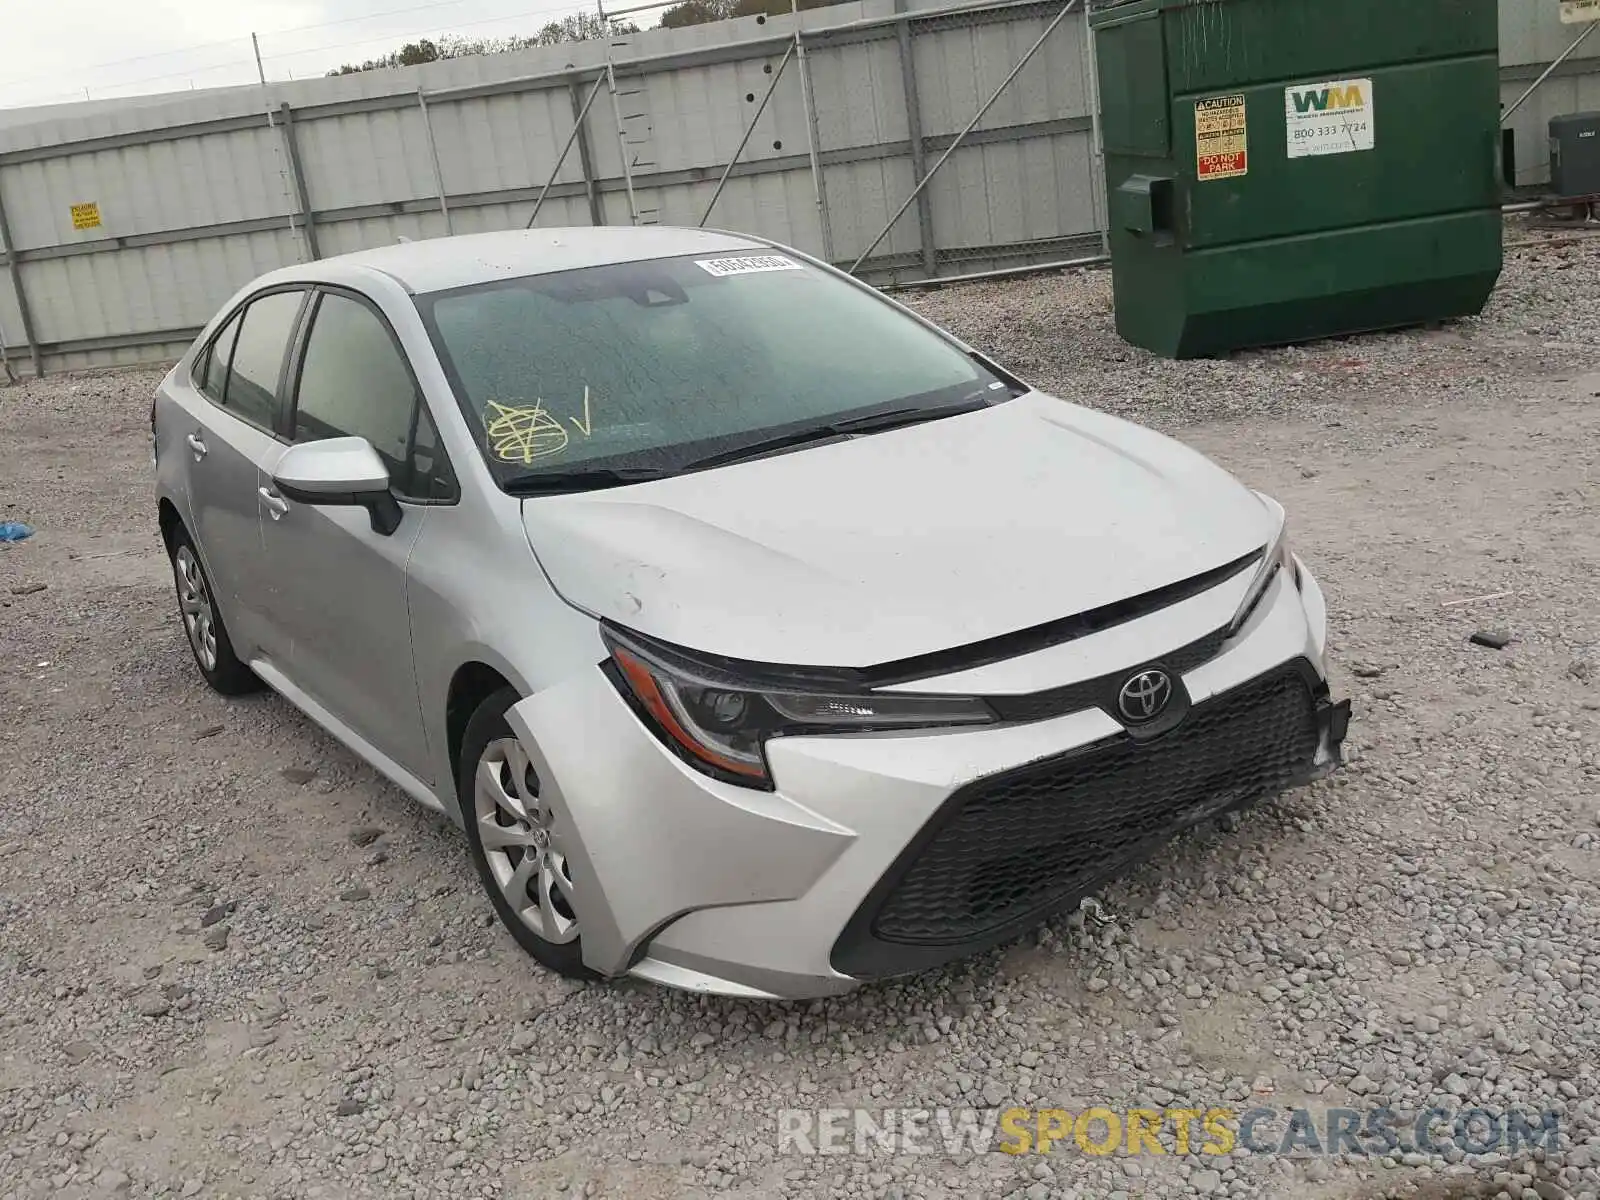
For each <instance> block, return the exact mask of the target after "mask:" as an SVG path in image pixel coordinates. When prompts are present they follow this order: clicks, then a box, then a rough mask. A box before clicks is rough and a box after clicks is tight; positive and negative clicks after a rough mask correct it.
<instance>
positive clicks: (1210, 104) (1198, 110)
mask: <svg viewBox="0 0 1600 1200" xmlns="http://www.w3.org/2000/svg"><path fill="white" fill-rule="evenodd" d="M1249 143H1250V125H1249V121H1248V120H1247V118H1246V116H1245V106H1244V97H1243V96H1242V95H1239V96H1212V97H1210V98H1209V99H1206V100H1196V101H1195V102H1194V157H1195V173H1196V174H1197V175H1198V176H1199V177H1200V178H1201V179H1202V180H1204V179H1234V178H1236V177H1237V176H1240V175H1248V174H1249V173H1250V145H1249Z"/></svg>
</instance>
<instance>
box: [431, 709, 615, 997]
mask: <svg viewBox="0 0 1600 1200" xmlns="http://www.w3.org/2000/svg"><path fill="white" fill-rule="evenodd" d="M521 698H522V697H521V696H520V695H519V694H518V693H517V691H516V689H515V688H501V689H500V690H499V691H497V692H495V693H494V694H493V695H492V696H490V697H489V698H488V699H487V700H485V701H484V702H483V703H482V704H480V705H478V708H477V711H475V712H474V713H473V714H472V719H471V720H469V721H468V722H467V729H466V732H465V733H464V734H463V735H462V738H461V758H460V764H461V765H460V768H459V770H458V778H457V779H456V795H457V797H458V798H459V801H460V804H461V816H462V822H463V824H464V826H465V828H466V833H467V846H468V849H469V850H470V852H471V854H472V865H473V866H474V867H476V868H477V871H478V878H479V879H480V880H481V881H482V883H483V890H484V891H485V892H486V893H487V894H488V897H489V903H490V904H492V905H493V906H494V911H495V914H496V915H497V916H499V918H500V923H501V924H503V925H504V926H505V927H506V929H507V930H508V931H509V932H510V934H511V936H512V937H513V938H514V939H516V942H517V945H519V946H521V947H522V948H523V949H524V950H526V951H527V952H528V953H529V954H530V955H532V956H533V957H534V958H536V959H538V960H539V962H540V963H542V964H543V965H544V966H546V967H548V968H549V969H550V970H552V971H554V972H556V974H558V975H564V976H566V977H567V978H568V979H598V978H599V976H598V975H597V974H595V972H594V971H592V970H590V969H589V968H588V967H586V966H584V965H583V942H582V940H581V938H580V936H579V929H580V924H579V920H578V914H577V912H576V910H575V909H574V908H573V906H572V902H571V896H570V888H571V873H570V870H569V868H568V867H567V862H566V856H565V854H564V853H563V852H562V839H561V826H560V822H559V821H557V820H556V819H555V816H554V814H553V813H552V811H551V809H550V807H549V805H548V804H543V803H541V802H540V800H539V780H538V776H537V775H536V774H535V773H534V771H533V768H532V766H531V765H529V763H528V759H527V755H526V754H525V753H524V752H523V750H522V747H521V744H520V743H519V742H518V741H517V736H516V734H515V733H513V732H512V730H511V726H510V725H509V724H508V723H507V722H506V711H507V710H508V709H509V708H510V707H511V706H512V705H513V704H515V703H516V702H517V701H518V700H520V699H521ZM497 831H498V832H497ZM486 836H487V837H489V838H490V839H491V841H493V842H496V843H498V844H494V845H490V846H487V847H486V846H485V844H484V839H485V837H486ZM562 881H565V885H566V889H567V890H565V891H564V890H563V888H562Z"/></svg>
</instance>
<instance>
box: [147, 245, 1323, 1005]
mask: <svg viewBox="0 0 1600 1200" xmlns="http://www.w3.org/2000/svg"><path fill="white" fill-rule="evenodd" d="M152 434H153V437H154V452H155V460H156V476H157V489H158V504H159V520H160V527H161V532H162V535H163V538H164V540H165V544H166V546H167V548H168V551H169V552H170V554H171V558H172V564H173V570H174V575H175V578H176V583H177V592H178V609H179V616H180V617H181V620H182V625H183V629H184V631H185V633H186V635H187V637H188V641H189V645H190V647H191V648H192V650H193V652H194V658H195V661H196V663H197V664H198V666H199V670H200V673H201V675H202V676H204V678H205V680H206V681H207V682H208V683H209V684H210V685H211V686H212V687H213V688H215V689H216V690H217V691H219V692H222V693H223V694H226V695H231V694H237V693H241V692H245V691H248V690H251V689H253V688H257V687H259V686H261V685H262V684H263V683H264V684H266V685H269V686H270V687H272V688H273V689H275V690H276V691H278V692H279V693H281V694H282V695H283V696H284V697H286V698H287V699H288V700H289V701H290V702H291V703H293V704H295V705H296V706H298V707H299V708H300V709H302V710H303V711H304V712H306V713H307V714H308V715H309V716H310V717H311V718H312V719H313V720H315V721H316V722H317V723H318V724H320V725H322V726H323V727H325V728H326V729H327V730H329V731H330V732H331V733H332V734H333V735H334V736H336V737H337V738H339V739H340V740H341V741H343V742H344V743H345V744H346V745H347V746H349V747H350V748H351V749H352V750H353V751H354V752H355V753H356V754H358V755H359V756H360V757H361V758H363V759H365V760H366V761H367V762H368V763H370V764H372V766H374V767H375V768H376V769H377V770H378V771H380V772H381V773H382V774H383V775H385V776H387V777H388V778H389V779H390V780H392V781H393V782H394V783H395V784H396V785H397V786H398V787H399V788H400V789H402V790H403V791H405V792H407V793H409V794H410V795H411V796H412V797H414V798H415V799H416V800H418V801H420V802H421V803H423V804H425V805H427V806H429V807H430V808H434V809H437V810H439V811H441V812H444V813H446V814H448V815H449V817H450V818H451V819H452V820H454V821H456V822H457V823H458V824H460V825H461V827H462V828H463V830H464V831H465V834H466V842H467V846H468V849H469V851H470V854H471V856H472V859H473V862H474V864H475V866H476V869H477V872H478V874H479V876H480V877H481V879H482V882H483V886H484V888H485V890H486V892H487V894H488V896H489V899H490V900H491V902H492V903H493V905H494V907H495V909H496V911H497V912H498V913H499V915H500V917H501V919H502V920H503V921H504V922H505V925H506V927H507V929H509V930H510V932H511V934H512V936H513V937H514V938H515V939H516V940H517V941H518V942H519V943H520V944H521V945H522V946H523V947H524V948H525V949H526V950H527V951H528V952H529V953H530V954H532V955H533V956H534V957H535V958H537V959H538V960H539V961H540V962H541V963H543V964H544V965H545V966H546V967H549V968H551V969H553V970H555V971H558V972H561V973H562V974H565V975H569V976H575V977H584V978H594V977H617V976H625V975H632V976H636V977H640V978H644V979H650V980H655V981H658V982H660V983H663V984H669V985H673V986H677V987H684V988H691V989H697V990H702V991H713V992H722V993H729V994H734V995H743V996H750V997H800V996H816V995H826V994H830V993H837V992H842V991H846V990H848V989H849V988H851V987H853V986H855V985H857V984H858V983H861V982H862V981H865V980H871V979H877V978H882V977H886V976H892V975H899V974H905V973H908V972H913V971H919V970H923V969H926V968H930V967H934V966H937V965H939V964H941V963H944V962H947V961H949V960H952V959H955V958H957V957H960V956H963V955H967V954H970V953H973V952H975V951H977V950H980V949H982V948H984V947H988V946H992V945H995V944H996V943H999V942H1001V941H1003V940H1005V939H1007V938H1010V937H1013V936H1015V935H1017V934H1018V933H1019V932H1022V931H1024V930H1026V929H1028V928H1029V927H1031V926H1033V925H1035V924H1036V923H1037V922H1039V921H1040V920H1042V919H1043V918H1044V917H1046V916H1048V915H1049V914H1051V913H1052V912H1056V911H1059V910H1061V909H1062V908H1063V907H1065V906H1068V905H1070V904H1073V903H1074V902H1076V901H1078V900H1079V899H1081V898H1082V897H1083V896H1085V895H1087V894H1089V893H1091V892H1093V891H1095V890H1097V889H1098V888H1100V887H1101V886H1102V885H1103V884H1104V883H1105V881H1106V880H1107V879H1108V878H1109V877H1110V876H1111V875H1113V874H1114V873H1116V872H1117V871H1119V870H1120V869H1122V868H1124V867H1125V866H1126V865H1127V864H1128V863H1130V862H1132V861H1133V860H1135V859H1137V858H1140V857H1141V856H1145V855H1147V854H1148V853H1149V852H1150V851H1151V850H1153V849H1154V848H1155V847H1157V846H1159V845H1160V844H1161V843H1162V842H1164V841H1165V840H1167V839H1168V838H1170V837H1171V836H1172V835H1173V834H1174V833H1176V832H1177V831H1179V830H1181V829H1183V828H1185V827H1187V826H1190V825H1193V824H1195V823H1197V822H1200V821H1203V820H1206V819H1208V818H1211V817H1214V816H1216V815H1217V814H1220V813H1223V812H1226V811H1229V810H1232V809H1236V808H1239V807H1242V806H1245V805H1249V804H1251V803H1254V802H1257V801H1260V800H1262V799H1263V798H1266V797H1270V796H1273V795H1275V794H1277V793H1279V792H1281V791H1283V790H1284V789H1287V788H1291V787H1295V786H1298V785H1300V784H1303V783H1305V782H1307V781H1308V780H1310V779H1313V778H1315V777H1317V776H1319V775H1322V774H1325V773H1327V772H1328V771H1330V770H1332V769H1334V767H1335V766H1336V765H1337V764H1338V762H1339V759H1340V744H1341V741H1342V740H1343V737H1344V732H1345V726H1346V723H1347V718H1348V711H1349V710H1348V705H1347V703H1336V702H1335V701H1334V700H1333V699H1332V698H1331V697H1330V695H1329V689H1328V684H1327V669H1326V662H1325V657H1326V640H1325V639H1326V633H1325V620H1326V618H1325V611H1324V604H1323V597H1322V593H1321V591H1320V590H1319V588H1318V586H1317V582H1316V580H1315V579H1313V578H1312V575H1311V573H1310V572H1309V571H1308V570H1307V569H1306V566H1305V564H1304V563H1303V562H1301V561H1300V559H1299V558H1297V557H1296V556H1295V554H1294V553H1293V552H1292V551H1291V550H1290V548H1289V542H1288V537H1287V534H1286V532H1285V519H1284V513H1283V511H1282V509H1281V508H1280V507H1279V506H1278V505H1277V504H1276V503H1274V502H1273V501H1272V500H1270V499H1268V498H1267V497H1266V496H1263V495H1261V494H1259V493H1256V492H1253V491H1251V490H1250V489H1248V488H1246V487H1245V486H1243V485H1242V484H1240V483H1239V482H1237V481H1235V480H1234V479H1233V478H1231V477H1230V476H1229V475H1228V474H1226V473H1225V472H1224V471H1222V470H1221V469H1220V468H1218V467H1217V466H1215V465H1213V464H1212V463H1211V462H1209V461H1208V460H1206V459H1205V458H1203V457H1202V456H1201V455H1199V454H1197V453H1195V452H1193V451H1191V450H1189V449H1187V448H1185V447H1184V446H1182V445H1180V444H1178V443H1176V442H1174V441H1171V440H1169V439H1168V438H1166V437H1163V436H1161V435H1158V434H1156V433H1153V432H1151V431H1149V430H1146V429H1143V428H1140V427H1138V426H1135V425H1131V424H1128V423H1126V422H1123V421H1120V420H1116V419H1114V418H1112V417H1109V416H1106V415H1103V414H1101V413H1097V412H1094V411H1091V410H1089V409H1086V408H1082V407H1078V406H1076V405H1073V404H1069V403H1066V402H1064V401H1062V400H1058V399H1055V398H1052V397H1050V396H1046V395H1042V394H1040V393H1039V392H1037V391H1035V390H1033V389H1031V388H1030V387H1029V386H1028V385H1027V384H1025V383H1023V382H1022V381H1021V380H1019V379H1018V378H1017V377H1016V376H1014V375H1013V374H1011V373H1010V372H1008V371H1007V370H1005V368H1004V367H1003V366H1001V365H999V364H997V363H995V362H993V361H991V360H990V359H989V358H987V357H985V356H984V355H983V354H982V353H980V352H979V351H977V350H975V349H974V348H972V347H970V346H967V345H964V344H963V343H962V342H960V341H959V340H957V339H955V338H953V337H951V336H950V335H949V334H947V333H944V332H942V331H941V330H939V329H938V328H936V327H934V326H932V325H930V324H929V323H928V322H926V321H924V320H922V319H921V318H920V317H918V316H917V315H916V314H915V313H913V312H911V311H909V310H908V309H906V308H903V307H901V306H900V305H898V304H896V303H894V302H893V301H892V300H890V299H888V298H886V297H885V296H883V295H881V294H880V293H878V292H876V291H874V290H872V289H871V288H868V287H866V286H864V285H862V284H860V283H858V282H856V281H855V280H853V279H851V278H849V277H848V276H845V275H843V274H841V273H839V272H838V271H835V270H833V269H832V268H830V267H828V266H826V265H824V264H822V263H820V262H816V261H814V260H812V259H810V258H808V257H807V256H805V255H804V254H801V253H799V252H797V251H794V250H791V249H787V248H784V247H781V246H776V245H772V244H769V243H766V242H762V241H758V240H756V239H754V238H750V237H745V236H735V235H731V234H723V233H713V232H709V231H699V230H674V229H664V228H655V229H617V228H598V229H573V230H543V231H531V232H526V233H494V234H482V235H475V236H469V237H456V238H443V239H439V240H434V241H424V242H416V243H409V244H403V245H395V246H388V247H384V248H381V249H376V250H369V251H364V252H362V253H358V254H352V255H347V256H344V257H341V258H333V259H328V260H325V261H322V262H317V263H311V264H306V265H303V266H296V267H290V268H286V269H284V270H280V271H276V272H274V273H272V274H270V275H267V276H265V277H263V278H261V279H259V280H257V281H256V282H254V283H252V284H251V285H249V286H248V287H246V288H245V289H243V290H242V291H241V292H239V294H238V295H236V296H234V297H233V298H232V299H231V300H229V302H228V303H227V304H226V305H225V306H224V307H223V309H222V310H221V311H220V312H219V313H218V314H217V315H216V317H215V318H214V319H213V320H212V321H211V323H210V324H209V326H208V327H207V328H206V329H205V331H204V332H203V333H202V334H201V336H200V337H199V339H198V340H197V341H196V342H195V344H194V347H193V348H192V349H191V350H190V351H189V353H188V354H186V355H185V356H184V358H183V360H182V361H181V362H179V363H178V364H177V366H176V367H175V368H174V369H173V370H172V372H171V373H170V374H169V375H168V376H167V378H166V379H165V380H164V381H163V383H162V384H161V386H160V389H159V392H158V394H157V396H156V399H155V404H154V408H153V412H152Z"/></svg>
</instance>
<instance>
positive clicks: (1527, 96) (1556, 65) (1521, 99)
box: [1500, 21, 1600, 125]
mask: <svg viewBox="0 0 1600 1200" xmlns="http://www.w3.org/2000/svg"><path fill="white" fill-rule="evenodd" d="M1596 29H1600V21H1597V22H1595V23H1594V24H1591V25H1585V26H1584V27H1583V32H1582V33H1580V34H1579V35H1578V37H1577V40H1576V41H1574V42H1573V43H1572V45H1570V46H1568V47H1567V48H1566V49H1565V50H1563V51H1562V52H1561V55H1560V57H1558V58H1557V59H1556V60H1555V62H1553V63H1551V64H1550V65H1549V66H1548V67H1546V68H1545V69H1544V72H1543V73H1542V74H1541V75H1540V76H1539V78H1537V79H1535V80H1534V81H1533V85H1532V86H1531V87H1529V88H1528V90H1527V91H1525V92H1523V93H1522V95H1520V96H1518V97H1517V99H1516V101H1515V102H1514V103H1513V104H1512V105H1511V107H1510V108H1508V109H1506V110H1505V112H1503V113H1501V114H1500V124H1502V125H1504V124H1505V123H1506V122H1507V121H1509V120H1511V118H1512V117H1513V116H1514V115H1515V114H1516V111H1517V109H1519V108H1521V107H1522V106H1523V105H1524V104H1526V103H1527V102H1528V101H1529V100H1531V99H1532V98H1533V94H1534V93H1535V92H1537V91H1538V90H1539V89H1540V88H1541V87H1543V86H1544V81H1545V80H1546V79H1549V78H1550V76H1552V75H1554V74H1555V73H1556V72H1557V71H1558V70H1560V69H1561V64H1562V63H1564V62H1566V61H1567V59H1569V58H1571V57H1572V56H1573V55H1574V54H1576V53H1577V52H1578V47H1579V46H1582V45H1583V44H1584V42H1586V41H1588V40H1589V35H1590V34H1591V33H1593V32H1594V31H1595V30H1596Z"/></svg>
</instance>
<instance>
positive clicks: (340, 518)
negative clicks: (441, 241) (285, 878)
mask: <svg viewBox="0 0 1600 1200" xmlns="http://www.w3.org/2000/svg"><path fill="white" fill-rule="evenodd" d="M308 319H309V327H308V329H307V331H306V333H305V336H304V338H303V339H302V347H301V349H300V351H299V353H298V355H297V359H298V361H297V363H296V365H295V367H294V368H293V370H292V372H291V374H292V386H291V388H290V392H291V395H292V406H291V412H290V418H289V425H288V428H289V430H290V436H291V438H292V440H293V441H294V442H296V443H299V442H311V441H319V440H321V439H323V438H330V437H348V436H357V437H364V438H366V439H367V440H368V441H369V442H371V443H372V446H373V448H374V449H375V450H377V452H378V455H379V457H380V458H382V459H383V462H384V464H385V465H386V466H387V467H388V468H389V478H390V486H391V490H392V492H393V494H394V496H395V498H396V499H397V500H398V501H399V502H400V508H401V518H400V525H399V527H398V528H397V529H396V530H395V531H394V532H393V533H390V534H382V533H378V532H376V531H374V530H373V528H372V520H371V517H370V516H369V515H368V513H367V511H366V510H365V509H364V508H359V507H350V506H318V505H314V504H305V503H299V502H293V501H288V500H284V499H282V498H281V497H280V498H278V500H277V503H275V504H273V505H272V506H271V507H270V508H269V509H268V512H267V517H268V519H266V520H264V521H263V522H262V539H263V544H264V546H265V549H266V560H267V569H268V573H269V576H270V610H271V620H272V621H274V622H275V623H280V624H281V626H282V630H283V635H284V636H285V638H286V639H287V640H289V641H291V642H292V645H293V650H292V651H291V656H290V667H289V673H290V675H291V677H292V678H293V680H294V682H295V684H296V686H298V687H300V688H303V689H304V690H305V691H306V692H307V693H308V694H309V695H310V696H311V697H312V699H314V700H315V701H317V703H319V704H321V705H322V706H323V707H324V708H326V709H328V710H329V711H330V712H331V713H333V715H334V716H335V717H337V718H338V719H339V720H340V721H342V722H343V723H344V724H346V725H348V726H350V728H352V729H353V730H355V732H357V733H359V734H360V735H361V736H362V737H363V738H365V739H366V740H367V741H368V742H370V743H371V744H372V745H373V746H375V747H377V749H378V750H380V751H381V752H382V753H384V754H386V755H388V756H389V757H390V758H392V759H393V760H394V761H395V762H397V763H399V764H400V765H401V766H402V767H404V768H405V769H406V770H408V771H410V772H411V773H412V774H413V775H416V776H418V777H419V778H421V779H423V780H429V779H430V775H431V772H430V770H429V758H428V749H427V738H426V735H425V733H424V730H423V724H422V709H421V705H420V703H419V701H418V695H417V680H416V671H415V668H414V665H413V659H412V654H411V619H410V612H409V609H408V606H407V602H406V565H407V562H408V560H409V559H410V557H411V549H412V547H413V546H414V545H415V544H416V540H417V535H418V534H419V533H420V532H421V530H422V523H423V521H424V519H425V518H426V515H427V511H428V507H429V506H430V505H433V504H438V503H450V502H452V501H453V500H454V497H455V494H456V493H455V485H454V482H453V477H452V475H451V473H450V467H449V464H448V462H447V461H446V460H445V456H444V450H443V447H442V445H441V444H440V442H439V437H438V433H437V430H436V429H435V427H434V424H433V421H432V419H431V417H430V416H429V414H428V410H427V405H426V404H424V403H423V402H422V396H421V391H420V389H419V388H418V386H417V382H416V379H415V377H414V376H413V374H412V372H411V368H410V365H409V364H408V362H407V361H406V358H405V354H404V352H403V351H402V350H401V348H400V344H399V341H398V340H397V339H396V338H395V336H394V334H393V332H392V331H391V329H390V327H389V324H388V322H387V321H386V320H385V319H384V317H383V316H382V315H381V314H380V313H379V311H378V310H377V308H376V307H375V306H374V305H372V304H371V303H370V302H369V301H367V300H366V299H365V298H364V297H362V296H360V295H359V294H357V293H355V292H346V291H342V290H335V289H324V290H321V291H319V294H318V297H317V298H316V300H315V301H314V302H313V307H312V310H311V313H310V316H309V318H308ZM268 486H269V490H270V481H269V485H268ZM280 508H281V511H278V510H279V509H280Z"/></svg>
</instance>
